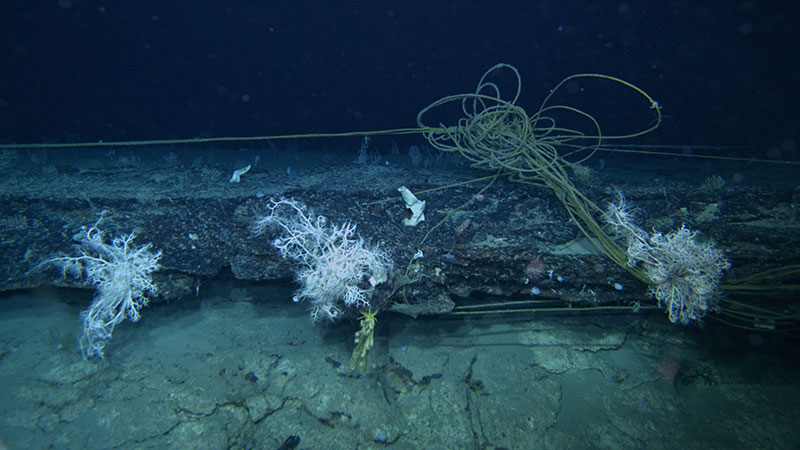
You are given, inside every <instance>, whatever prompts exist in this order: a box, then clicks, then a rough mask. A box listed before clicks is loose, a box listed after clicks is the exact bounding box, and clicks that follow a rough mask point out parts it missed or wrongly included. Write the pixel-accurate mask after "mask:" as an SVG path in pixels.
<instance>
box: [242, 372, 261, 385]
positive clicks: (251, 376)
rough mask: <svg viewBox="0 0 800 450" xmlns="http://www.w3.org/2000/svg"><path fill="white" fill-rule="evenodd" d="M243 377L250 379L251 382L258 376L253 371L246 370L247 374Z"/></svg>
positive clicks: (256, 379)
mask: <svg viewBox="0 0 800 450" xmlns="http://www.w3.org/2000/svg"><path fill="white" fill-rule="evenodd" d="M244 379H245V380H247V381H252V382H253V383H255V382H256V381H258V377H257V376H256V374H254V373H253V372H247V374H246V375H245V376H244Z"/></svg>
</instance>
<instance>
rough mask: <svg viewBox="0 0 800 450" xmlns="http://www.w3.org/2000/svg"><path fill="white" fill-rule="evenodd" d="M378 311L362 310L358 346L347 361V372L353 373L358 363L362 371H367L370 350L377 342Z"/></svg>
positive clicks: (357, 337) (357, 338)
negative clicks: (375, 338)
mask: <svg viewBox="0 0 800 450" xmlns="http://www.w3.org/2000/svg"><path fill="white" fill-rule="evenodd" d="M377 315H378V311H373V310H366V311H362V316H361V317H360V319H359V320H360V321H361V329H360V330H358V331H356V338H355V342H356V348H355V349H354V350H353V356H351V357H350V362H349V363H347V373H351V372H352V371H353V369H355V368H356V365H358V366H359V368H360V369H361V371H362V372H364V373H366V372H367V368H368V367H367V364H368V361H369V352H370V350H372V345H373V344H374V343H375V340H374V335H375V323H377V322H378V320H377V319H376V316H377Z"/></svg>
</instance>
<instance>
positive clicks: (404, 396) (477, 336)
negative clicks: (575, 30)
mask: <svg viewBox="0 0 800 450" xmlns="http://www.w3.org/2000/svg"><path fill="white" fill-rule="evenodd" d="M291 289H292V286H291V285H289V284H287V283H284V284H281V283H277V282H273V283H268V284H264V283H262V284H250V283H243V282H236V281H224V280H217V281H209V282H207V283H206V284H204V285H203V286H202V287H201V288H200V290H199V292H198V295H197V296H196V297H193V298H185V299H183V300H180V301H176V302H172V303H156V304H153V305H150V306H149V307H147V308H146V309H144V310H142V320H140V321H139V322H137V323H130V322H125V323H124V324H122V325H120V326H119V327H117V329H116V330H115V333H114V336H113V339H112V340H111V342H110V343H109V346H108V348H107V356H106V358H105V359H104V360H103V361H102V362H100V363H99V364H95V363H92V362H88V361H85V360H83V359H82V358H81V355H80V352H79V350H78V347H77V345H76V341H77V339H78V336H79V333H80V323H79V313H80V311H81V310H82V309H85V308H86V307H87V305H88V304H89V302H90V300H91V295H92V293H91V291H88V290H68V289H56V288H46V289H45V288H43V289H37V290H31V291H20V292H13V293H6V294H4V295H5V298H2V301H0V310H1V311H0V382H1V383H2V386H3V388H2V391H0V392H2V394H1V395H2V397H1V398H0V405H2V409H0V438H2V441H3V443H4V445H5V447H6V448H10V449H16V448H73V449H74V448H187V449H188V448H197V449H223V448H241V449H277V448H279V447H280V446H281V444H282V443H283V442H284V441H285V440H286V439H287V437H289V436H292V435H294V436H298V437H299V438H300V443H299V445H298V447H297V448H307V449H321V448H343V449H344V448H352V449H355V448H397V449H406V448H408V449H413V448H425V449H440V448H441V449H455V448H509V449H517V448H520V449H532V448H543V449H549V448H574V449H583V448H586V449H591V448H623V449H625V448H637V449H643V448H647V449H671V448H683V449H700V448H702V449H713V448H754V449H758V448H763V449H767V448H770V449H774V448H796V446H797V445H798V443H800V429H799V428H798V427H797V426H796V425H797V422H796V419H797V417H800V382H799V381H798V378H797V377H796V373H797V372H796V366H795V367H793V366H792V364H791V363H790V362H788V361H781V357H780V356H779V354H780V353H779V352H776V351H774V350H773V348H774V347H776V346H780V345H782V346H783V347H782V348H785V347H786V343H785V342H784V343H782V344H781V342H779V338H775V337H770V336H762V335H759V334H748V333H744V334H741V335H732V334H730V332H729V331H730V330H726V329H722V328H719V327H714V326H711V325H710V326H708V327H707V328H706V329H704V330H699V329H692V328H686V327H680V326H677V325H673V324H671V323H669V322H668V321H667V319H666V317H665V316H664V314H663V313H661V312H658V313H655V314H649V315H629V314H628V315H619V316H608V315H591V316H589V315H583V316H572V317H570V316H564V315H559V316H555V315H550V316H547V315H536V316H535V315H527V316H524V315H523V316H520V315H517V316H495V317H488V318H487V317H483V318H464V317H453V316H451V317H438V318H418V319H416V320H413V319H410V318H407V317H404V316H399V315H392V314H382V315H380V316H379V323H378V331H377V333H376V344H375V349H374V351H373V355H372V362H373V367H372V368H371V369H370V371H369V373H368V374H367V375H364V374H359V373H358V372H356V374H355V375H353V376H346V375H345V374H344V373H343V366H344V364H346V363H347V361H348V360H349V356H350V352H351V351H352V348H353V340H352V339H353V338H352V336H353V332H354V331H355V329H356V323H355V322H348V321H344V322H340V323H336V324H332V325H330V326H322V327H321V326H318V325H314V324H312V323H311V322H310V321H309V317H308V314H307V311H306V309H305V305H302V304H294V303H292V302H291ZM340 364H341V366H339V365H340ZM675 365H677V366H678V370H677V373H675V372H670V370H671V369H674V366H675ZM671 373H674V374H675V377H674V379H668V378H669V375H670V374H671Z"/></svg>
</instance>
